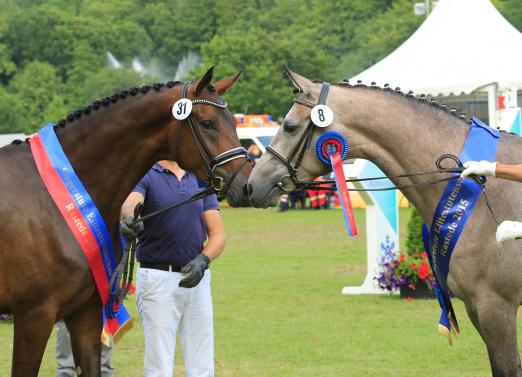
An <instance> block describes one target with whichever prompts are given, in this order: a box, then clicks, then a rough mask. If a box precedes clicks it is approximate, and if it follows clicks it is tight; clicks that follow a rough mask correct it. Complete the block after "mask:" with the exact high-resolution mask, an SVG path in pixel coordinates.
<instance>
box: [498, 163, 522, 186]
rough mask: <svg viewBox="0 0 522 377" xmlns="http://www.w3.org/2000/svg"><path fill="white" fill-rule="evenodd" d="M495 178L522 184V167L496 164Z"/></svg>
mask: <svg viewBox="0 0 522 377" xmlns="http://www.w3.org/2000/svg"><path fill="white" fill-rule="evenodd" d="M495 177H497V178H504V179H510V180H512V181H518V182H522V165H504V164H497V168H496V170H495Z"/></svg>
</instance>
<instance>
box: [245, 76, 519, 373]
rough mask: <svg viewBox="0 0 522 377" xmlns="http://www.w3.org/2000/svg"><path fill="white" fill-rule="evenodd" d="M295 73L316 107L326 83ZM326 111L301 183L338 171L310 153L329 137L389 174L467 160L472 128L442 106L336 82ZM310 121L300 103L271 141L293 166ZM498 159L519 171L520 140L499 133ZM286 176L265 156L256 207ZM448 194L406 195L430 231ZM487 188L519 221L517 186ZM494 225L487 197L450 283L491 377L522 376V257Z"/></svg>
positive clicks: (255, 179)
mask: <svg viewBox="0 0 522 377" xmlns="http://www.w3.org/2000/svg"><path fill="white" fill-rule="evenodd" d="M288 74H289V76H290V79H291V81H292V82H293V85H294V87H295V88H296V89H297V90H299V91H300V92H301V93H302V94H301V96H300V97H299V99H302V100H304V101H307V102H311V103H313V104H316V103H318V97H319V93H320V91H321V87H322V84H321V83H316V82H312V81H310V80H308V79H307V78H305V77H302V76H299V75H297V74H295V73H293V72H290V71H288ZM299 99H298V100H299ZM326 105H328V106H329V107H330V108H331V109H332V110H333V113H334V122H333V124H332V125H330V126H329V127H328V128H327V129H321V128H319V127H315V130H314V134H313V139H312V142H311V145H312V148H310V149H308V150H307V151H306V152H305V154H304V158H303V160H302V163H301V165H300V167H299V169H298V171H297V178H298V179H299V180H300V181H311V180H313V179H314V178H315V177H318V176H320V175H323V174H326V173H327V172H328V171H330V169H331V167H329V166H326V165H324V164H323V163H321V162H320V161H319V159H318V158H317V157H316V155H315V152H314V150H313V149H314V148H313V146H314V145H315V141H316V140H317V138H318V137H319V136H320V135H321V134H322V133H324V132H325V130H333V131H337V132H340V133H341V134H342V135H343V136H344V137H345V138H347V140H348V142H349V153H348V158H364V159H367V160H370V161H372V162H374V163H375V164H376V165H378V166H379V168H380V169H381V170H382V171H383V172H385V173H386V174H387V175H388V176H394V175H398V174H405V173H413V172H423V171H432V170H434V164H435V160H436V159H437V158H438V157H439V156H441V155H442V154H444V153H450V154H453V155H456V156H458V155H459V154H460V151H461V149H462V146H463V144H464V141H465V139H466V136H467V134H468V131H469V123H468V121H467V120H466V119H464V118H463V117H459V116H458V115H456V114H455V113H454V112H452V111H450V110H448V109H447V108H445V107H444V106H441V105H439V104H438V103H436V102H434V101H428V100H427V99H426V98H416V97H414V96H413V95H412V94H411V93H408V94H403V93H402V92H400V91H398V90H392V89H390V88H389V87H388V88H384V89H381V88H379V87H377V86H374V85H372V86H370V87H367V86H364V85H355V86H351V85H349V84H346V83H341V84H335V85H332V86H331V87H330V92H329V94H328V97H327V99H326ZM310 114H311V111H310V109H309V108H308V107H306V106H303V105H302V104H300V103H295V104H294V106H293V107H292V108H291V109H290V111H289V113H288V114H287V116H286V118H285V120H284V123H283V125H282V126H281V129H280V130H279V132H278V133H277V135H276V136H275V138H274V140H273V141H272V147H273V149H274V150H276V151H277V152H279V154H280V155H281V156H283V157H286V158H288V159H291V161H290V162H291V164H292V166H294V164H295V162H296V157H297V154H294V157H293V158H292V157H290V156H291V155H292V152H293V151H294V150H295V149H296V144H297V143H298V141H299V140H302V139H301V137H302V135H303V134H304V132H305V128H306V126H307V124H308V122H309V121H310ZM497 160H498V161H501V162H504V163H508V164H520V163H521V161H522V140H521V139H520V137H517V136H514V135H510V134H507V133H502V134H501V138H500V144H499V148H498V153H497ZM288 175H289V170H288V166H287V165H285V163H283V161H282V160H281V158H279V157H277V156H275V154H274V153H265V154H264V155H263V157H262V158H261V160H260V161H259V162H258V163H257V164H256V166H255V168H254V170H253V172H252V174H251V176H250V178H249V186H248V190H249V195H250V202H251V204H253V205H254V206H256V207H268V206H272V205H274V204H275V203H276V200H277V198H278V196H279V195H280V194H281V189H280V187H279V186H278V184H279V183H280V182H284V179H285V178H284V177H285V176H286V179H287V178H288ZM423 180H425V178H422V177H409V178H402V179H400V181H399V180H398V179H393V183H394V184H396V185H398V184H414V183H420V182H421V181H423ZM444 187H445V185H444V184H439V185H433V186H426V187H423V188H414V189H409V190H406V191H404V194H405V195H406V197H407V198H408V200H410V201H411V202H412V203H413V204H414V205H415V207H416V208H417V209H418V211H419V213H420V214H421V216H422V218H423V220H424V222H425V223H426V224H428V225H429V224H431V221H432V217H433V214H434V211H435V208H436V205H437V204H438V201H439V198H440V197H441V194H442V192H443V190H444ZM486 190H487V192H488V194H489V195H488V196H489V201H490V202H491V206H492V210H493V212H494V214H495V216H496V217H497V218H498V219H499V220H500V221H503V220H520V216H521V215H520V214H521V213H522V195H521V194H520V190H522V186H520V184H519V183H514V182H510V181H504V180H499V179H490V180H488V182H487V185H486ZM496 226H497V224H496V223H495V221H494V219H493V217H492V214H491V213H490V212H489V211H488V209H487V206H486V203H485V199H484V196H483V195H481V197H480V198H479V200H478V202H477V205H476V207H475V210H474V212H473V214H472V216H471V218H470V220H469V221H468V223H467V225H466V228H465V229H464V232H463V233H462V235H461V237H460V239H459V242H458V243H457V247H456V248H455V250H454V252H453V256H452V258H451V262H450V270H449V276H448V281H447V283H448V286H449V288H450V290H451V291H452V292H453V293H454V294H455V295H456V297H458V298H459V299H461V300H462V301H464V303H465V305H466V310H467V313H468V315H469V318H470V319H471V321H472V322H473V324H474V326H475V327H476V329H477V330H478V332H479V333H480V336H481V337H482V339H483V340H484V342H485V344H486V346H487V351H488V354H489V359H490V363H491V370H492V373H493V375H494V376H495V377H497V376H517V375H518V376H521V375H522V372H521V369H520V355H519V351H518V345H517V327H516V321H517V311H518V308H519V306H520V303H521V299H522V296H521V295H522V273H521V271H522V250H521V247H520V246H521V244H520V241H508V242H506V243H505V244H504V246H503V247H502V248H501V249H500V248H498V247H497V245H496V241H495V230H496ZM427 357H428V355H427Z"/></svg>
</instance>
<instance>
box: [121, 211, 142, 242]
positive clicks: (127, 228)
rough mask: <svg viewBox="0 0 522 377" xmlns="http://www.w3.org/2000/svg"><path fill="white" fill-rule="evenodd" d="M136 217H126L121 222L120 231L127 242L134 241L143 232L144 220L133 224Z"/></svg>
mask: <svg viewBox="0 0 522 377" xmlns="http://www.w3.org/2000/svg"><path fill="white" fill-rule="evenodd" d="M133 222H134V219H133V218H132V217H126V218H124V219H123V220H122V221H121V223H120V232H121V235H122V236H123V237H124V238H125V240H126V241H127V242H131V241H134V240H135V239H136V237H137V236H138V234H139V233H141V232H143V228H144V226H143V222H142V221H140V222H139V223H136V224H134V225H133V224H132V223H133Z"/></svg>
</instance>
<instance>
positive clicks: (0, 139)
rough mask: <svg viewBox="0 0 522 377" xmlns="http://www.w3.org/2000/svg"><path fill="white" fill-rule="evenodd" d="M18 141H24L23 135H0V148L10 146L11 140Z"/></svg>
mask: <svg viewBox="0 0 522 377" xmlns="http://www.w3.org/2000/svg"><path fill="white" fill-rule="evenodd" d="M15 139H19V140H24V139H25V135H24V134H3V135H2V134H0V148H1V147H3V146H4V145H7V144H10V143H11V142H12V141H13V140H15Z"/></svg>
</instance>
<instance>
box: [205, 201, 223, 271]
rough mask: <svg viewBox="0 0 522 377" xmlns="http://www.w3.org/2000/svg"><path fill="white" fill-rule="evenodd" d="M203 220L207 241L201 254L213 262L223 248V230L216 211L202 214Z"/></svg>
mask: <svg viewBox="0 0 522 377" xmlns="http://www.w3.org/2000/svg"><path fill="white" fill-rule="evenodd" d="M203 220H204V221H205V226H206V228H207V234H208V240H207V243H206V244H205V246H204V247H203V251H202V252H203V253H204V254H205V255H206V256H207V257H208V258H209V259H210V260H211V261H213V260H214V259H216V258H217V257H218V256H219V255H220V254H221V253H222V252H223V249H224V248H225V229H224V228H223V223H222V221H221V214H220V213H219V211H218V210H217V209H211V210H208V211H205V212H203Z"/></svg>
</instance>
